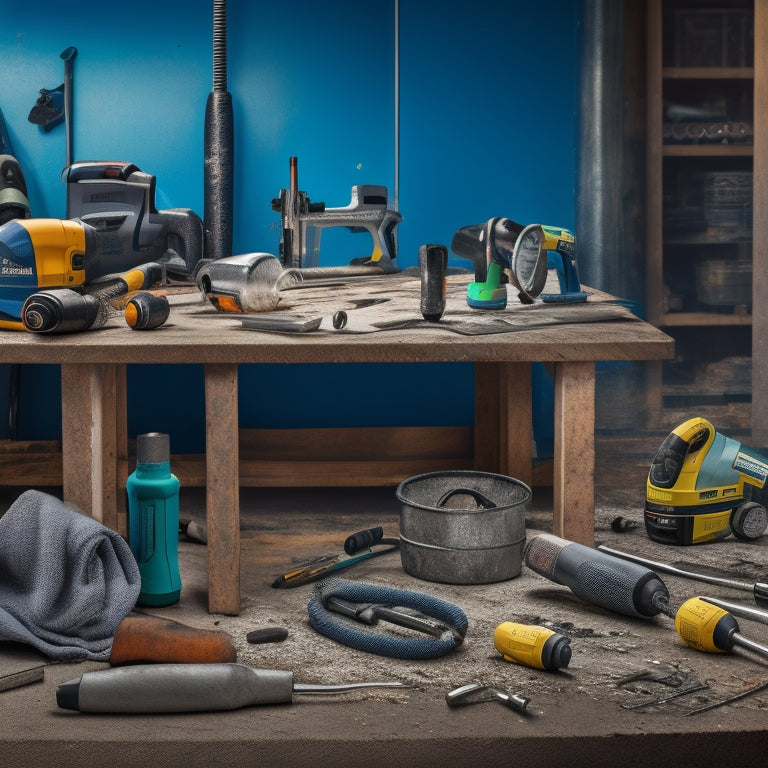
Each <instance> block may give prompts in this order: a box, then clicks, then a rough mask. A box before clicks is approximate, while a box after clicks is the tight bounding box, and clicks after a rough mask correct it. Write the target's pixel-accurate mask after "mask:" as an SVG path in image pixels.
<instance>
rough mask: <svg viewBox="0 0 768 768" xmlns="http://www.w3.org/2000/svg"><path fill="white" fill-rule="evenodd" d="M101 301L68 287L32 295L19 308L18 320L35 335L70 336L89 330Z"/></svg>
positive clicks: (94, 320)
mask: <svg viewBox="0 0 768 768" xmlns="http://www.w3.org/2000/svg"><path fill="white" fill-rule="evenodd" d="M100 308H101V302H100V301H99V300H98V299H97V298H96V297H95V296H91V295H90V294H87V293H85V294H83V293H78V292H77V291H73V290H72V289H70V288H57V289H55V290H50V291H38V293H33V294H32V295H31V296H30V297H29V298H28V299H27V300H26V301H25V302H24V306H23V307H22V309H21V321H22V323H23V324H24V327H25V328H26V329H27V330H28V331H34V332H35V333H74V332H76V331H85V330H87V329H88V328H90V327H91V326H92V325H93V324H94V323H95V322H96V319H97V317H98V316H99V310H100Z"/></svg>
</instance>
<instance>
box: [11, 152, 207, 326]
mask: <svg viewBox="0 0 768 768" xmlns="http://www.w3.org/2000/svg"><path fill="white" fill-rule="evenodd" d="M64 180H65V181H66V183H67V217H66V218H65V219H48V218H39V219H17V220H14V221H9V222H7V223H6V224H4V225H2V226H0V328H7V329H13V330H23V328H24V324H23V323H22V321H21V311H22V307H23V305H24V302H25V301H26V300H27V298H29V296H31V295H32V294H34V293H36V292H37V291H39V290H45V289H55V288H71V289H74V290H79V291H86V288H87V286H88V285H89V284H90V283H92V282H93V281H95V280H97V279H98V278H102V277H104V276H106V275H112V274H115V273H123V272H126V271H128V270H130V269H132V268H134V267H137V266H139V265H142V264H146V263H148V262H161V263H162V264H163V265H164V266H165V268H166V270H167V272H169V273H172V272H176V273H178V274H179V275H184V276H188V275H191V274H192V272H193V270H194V267H195V265H196V264H197V262H198V260H199V259H200V258H201V257H202V255H203V224H202V221H201V220H200V218H199V217H198V216H197V215H196V214H195V213H194V212H192V211H191V210H188V209H186V208H172V209H169V210H165V211H158V210H157V209H156V208H155V202H154V195H155V177H154V176H151V175H149V174H146V173H143V172H142V171H140V170H139V169H138V168H137V167H136V166H135V165H133V164H132V163H123V162H119V163H118V162H93V163H90V162H86V163H74V164H73V165H71V166H68V167H67V168H65V169H64Z"/></svg>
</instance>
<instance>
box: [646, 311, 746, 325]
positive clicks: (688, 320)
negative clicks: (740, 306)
mask: <svg viewBox="0 0 768 768" xmlns="http://www.w3.org/2000/svg"><path fill="white" fill-rule="evenodd" d="M660 325H662V326H666V327H685V326H693V325H703V326H706V325H717V326H723V325H752V315H739V314H736V313H729V314H725V313H723V312H667V313H666V314H665V315H662V316H661V323H660Z"/></svg>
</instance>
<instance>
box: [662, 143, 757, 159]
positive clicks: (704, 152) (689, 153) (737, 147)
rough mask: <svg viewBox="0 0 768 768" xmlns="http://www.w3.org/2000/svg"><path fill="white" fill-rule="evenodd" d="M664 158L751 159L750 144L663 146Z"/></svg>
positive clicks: (752, 149)
mask: <svg viewBox="0 0 768 768" xmlns="http://www.w3.org/2000/svg"><path fill="white" fill-rule="evenodd" d="M661 152H662V154H663V155H664V156H665V157H751V156H752V154H753V152H754V147H753V146H752V145H751V144H664V145H663V146H662V148H661Z"/></svg>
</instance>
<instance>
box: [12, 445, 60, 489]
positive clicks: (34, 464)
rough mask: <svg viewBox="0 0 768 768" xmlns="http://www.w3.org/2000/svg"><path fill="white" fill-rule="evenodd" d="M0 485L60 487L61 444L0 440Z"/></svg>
mask: <svg viewBox="0 0 768 768" xmlns="http://www.w3.org/2000/svg"><path fill="white" fill-rule="evenodd" d="M0 485H7V486H25V487H31V486H59V485H61V443H60V442H59V441H58V440H35V441H16V440H0Z"/></svg>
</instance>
